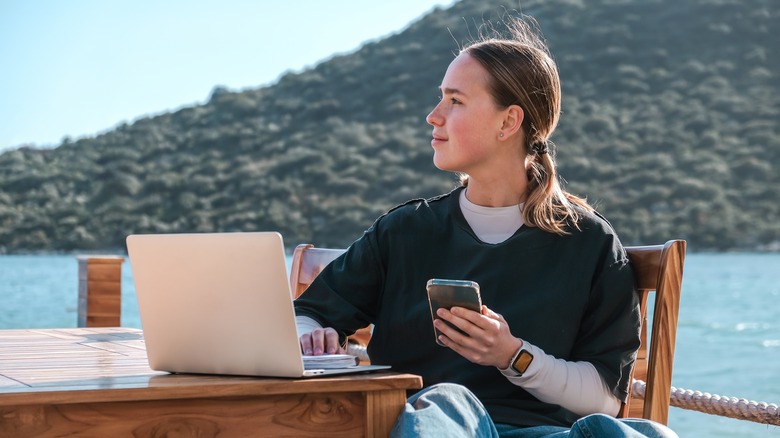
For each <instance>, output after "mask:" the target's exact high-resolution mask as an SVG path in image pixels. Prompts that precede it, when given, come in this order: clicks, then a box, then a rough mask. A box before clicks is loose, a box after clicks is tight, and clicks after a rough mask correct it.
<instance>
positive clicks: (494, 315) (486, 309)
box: [482, 304, 506, 322]
mask: <svg viewBox="0 0 780 438" xmlns="http://www.w3.org/2000/svg"><path fill="white" fill-rule="evenodd" d="M482 314H483V315H485V316H487V317H488V318H492V319H495V320H497V321H501V322H506V321H505V320H504V317H503V316H501V314H500V313H496V312H494V311H492V310H490V308H489V307H488V306H486V305H484V304H483V305H482Z"/></svg>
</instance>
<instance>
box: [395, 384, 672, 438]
mask: <svg viewBox="0 0 780 438" xmlns="http://www.w3.org/2000/svg"><path fill="white" fill-rule="evenodd" d="M390 436H391V437H453V438H455V437H464V438H474V437H494V438H542V437H545V438H546V437H554V438H559V437H570V438H585V437H587V438H593V437H629V438H634V437H650V438H676V437H677V434H676V433H674V432H673V431H672V430H671V429H669V428H668V427H666V426H664V425H662V424H660V423H655V422H652V421H649V420H643V419H636V418H632V419H616V418H613V417H610V416H609V415H604V414H593V415H588V416H587V417H583V418H580V419H579V420H577V421H576V422H575V423H574V424H573V425H572V427H571V428H566V427H560V426H536V427H526V428H518V427H516V426H513V425H510V424H494V423H493V420H491V419H490V415H489V414H488V412H487V410H485V407H484V406H483V405H482V402H480V401H479V399H477V397H476V396H475V395H474V394H473V393H472V392H471V391H469V390H468V389H467V388H466V387H464V386H461V385H456V384H452V383H442V384H439V385H434V386H430V387H428V388H425V389H423V390H422V391H420V392H418V393H417V394H415V395H413V396H411V397H409V399H408V400H407V401H406V406H405V407H404V410H403V412H401V415H400V416H398V420H396V422H395V425H394V426H393V430H392V431H391V432H390Z"/></svg>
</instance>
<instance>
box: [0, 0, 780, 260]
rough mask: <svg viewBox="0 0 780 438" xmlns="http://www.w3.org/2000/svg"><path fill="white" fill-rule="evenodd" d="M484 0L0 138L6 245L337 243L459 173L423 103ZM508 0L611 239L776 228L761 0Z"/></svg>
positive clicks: (769, 4) (774, 101)
mask: <svg viewBox="0 0 780 438" xmlns="http://www.w3.org/2000/svg"><path fill="white" fill-rule="evenodd" d="M487 3H488V2H483V1H477V0H463V1H461V2H459V3H457V4H455V5H454V6H452V7H451V8H449V9H447V10H434V11H432V12H431V13H430V14H428V15H427V16H425V17H423V18H421V19H420V20H418V21H416V22H415V23H413V24H411V25H410V26H409V27H408V28H407V29H405V30H404V31H403V32H400V33H398V34H396V35H393V36H390V37H388V38H386V39H384V40H381V41H378V42H374V43H370V44H367V45H365V46H364V47H362V48H361V49H360V50H358V51H357V52H355V53H353V54H349V55H345V56H338V57H335V58H333V59H330V60H328V61H325V62H323V63H321V64H319V65H318V66H316V67H314V68H312V69H310V70H307V71H304V72H302V73H299V74H288V75H286V76H284V77H282V78H281V79H280V80H279V82H278V83H276V84H274V85H273V86H269V87H263V88H258V89H251V90H246V91H241V92H232V91H230V90H226V89H224V88H221V87H217V88H215V89H214V91H213V93H212V96H211V97H210V100H209V102H208V103H206V104H204V105H198V106H193V107H189V108H184V109H181V110H178V111H176V112H173V113H167V114H163V115H159V116H155V117H151V118H142V119H139V120H137V121H135V122H133V123H132V124H125V125H122V126H120V127H118V128H116V129H114V130H112V131H110V132H107V133H105V134H102V135H99V136H96V137H94V138H83V139H78V140H75V141H70V140H66V141H64V142H63V143H62V144H61V145H60V146H59V147H57V148H55V149H34V148H30V147H22V148H20V149H17V150H12V151H9V152H5V153H3V154H2V155H0V251H7V252H15V251H35V250H121V249H123V248H124V238H125V236H126V235H127V234H129V233H151V232H207V231H254V230H279V231H281V232H282V233H283V234H284V236H285V239H286V241H287V243H288V244H290V245H294V244H296V243H300V242H311V243H315V244H317V245H322V246H325V245H327V246H345V245H348V244H349V243H350V242H351V241H352V240H354V239H355V238H357V237H358V236H359V235H360V234H361V232H362V230H364V229H365V228H367V227H368V226H369V225H370V224H371V223H372V222H373V220H374V219H375V218H376V217H377V216H378V215H380V214H382V213H383V212H384V211H386V210H387V209H389V208H391V207H392V206H394V205H396V204H398V203H400V202H403V201H405V200H407V199H409V198H413V197H422V196H431V195H435V194H438V193H442V192H445V191H448V190H449V189H451V188H452V187H454V186H455V184H456V178H455V177H454V176H453V175H451V174H447V173H444V172H440V171H438V170H436V169H435V168H434V167H433V165H432V164H431V156H432V150H431V148H430V145H429V140H430V131H431V129H430V127H429V126H428V125H427V124H426V123H425V120H424V118H425V115H426V114H427V113H428V111H429V110H430V109H431V108H432V107H433V105H434V104H435V103H436V100H437V94H438V93H437V89H436V88H437V86H438V84H439V83H440V81H441V77H442V76H443V74H444V71H445V69H446V67H447V65H448V63H449V62H450V61H451V60H452V58H453V54H454V53H456V52H457V50H458V44H459V43H462V42H464V41H466V40H467V36H468V34H469V33H471V34H474V33H475V30H476V26H475V24H474V23H482V22H483V21H495V20H496V19H497V17H498V16H500V15H501V14H502V13H503V11H504V10H505V9H504V8H502V7H500V6H499V5H498V4H492V5H489V4H487ZM522 4H523V9H522V12H524V13H526V14H529V15H532V16H534V17H536V18H537V19H538V21H539V22H540V24H541V27H542V29H543V31H544V32H545V35H546V37H547V39H548V42H549V44H550V46H551V50H552V52H553V54H554V55H555V57H556V59H557V61H558V63H559V68H560V71H561V77H562V81H563V87H564V103H563V110H564V114H563V117H562V120H561V124H560V126H559V128H558V131H557V132H556V135H555V137H554V141H555V143H556V144H557V145H558V157H559V164H560V171H561V174H562V175H563V177H564V178H565V179H566V181H567V182H568V184H567V187H568V189H569V190H570V191H572V192H574V193H577V194H580V195H585V196H587V197H588V199H589V200H590V201H591V202H592V203H594V204H595V205H596V206H597V208H598V209H599V210H600V211H602V212H603V213H604V214H605V215H606V216H607V217H608V218H610V220H611V222H612V223H613V225H614V226H615V228H616V229H617V230H618V232H619V234H620V235H621V237H622V239H623V241H624V243H626V244H640V243H660V242H663V241H665V240H667V239H670V238H684V239H687V240H688V241H689V244H690V247H691V248H692V249H694V250H713V249H714V250H729V249H756V248H761V247H762V246H766V245H771V244H774V245H778V244H779V243H778V242H780V221H778V218H780V172H778V168H779V167H780V125H779V124H778V120H780V76H778V75H780V73H779V72H780V61H779V60H780V53H778V45H777V41H776V38H777V37H776V35H777V33H778V30H780V26H778V24H780V12H779V11H778V9H777V8H776V7H774V5H773V1H772V0H744V1H743V0H698V1H693V0H692V1H685V2H679V1H675V0H598V1H591V2H587V3H586V2H583V1H581V0H568V1H566V0H556V1H551V0H547V1H541V0H539V1H523V2H522ZM507 8H508V9H512V8H513V6H510V5H507ZM259 49H260V48H259Z"/></svg>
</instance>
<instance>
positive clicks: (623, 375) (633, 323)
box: [568, 235, 640, 402]
mask: <svg viewBox="0 0 780 438" xmlns="http://www.w3.org/2000/svg"><path fill="white" fill-rule="evenodd" d="M608 237H609V238H608V239H607V240H606V242H605V244H604V246H603V247H602V251H601V257H600V262H599V269H597V270H596V272H595V273H594V276H593V280H592V284H591V290H590V294H589V299H588V305H587V309H586V312H585V314H584V317H583V319H582V321H581V322H580V330H579V334H578V336H577V340H576V342H575V347H574V349H573V351H572V352H571V356H570V357H569V358H568V360H570V361H572V362H581V361H585V362H589V363H591V364H592V365H593V367H594V368H595V369H596V371H598V373H599V375H600V376H601V378H602V379H603V381H604V383H605V384H606V385H607V387H608V388H609V390H610V392H611V393H612V394H613V395H614V396H615V397H617V398H618V399H619V400H620V401H623V402H625V401H626V400H627V397H628V386H629V385H630V384H631V382H630V381H629V380H630V372H631V366H632V365H633V363H634V360H635V358H636V351H637V350H638V349H639V333H640V315H639V298H638V296H637V294H636V288H635V284H634V275H633V271H632V269H631V265H630V263H629V261H628V256H627V255H626V252H625V249H624V248H623V246H622V245H621V244H620V241H619V240H618V239H617V237H616V236H614V235H610V236H608Z"/></svg>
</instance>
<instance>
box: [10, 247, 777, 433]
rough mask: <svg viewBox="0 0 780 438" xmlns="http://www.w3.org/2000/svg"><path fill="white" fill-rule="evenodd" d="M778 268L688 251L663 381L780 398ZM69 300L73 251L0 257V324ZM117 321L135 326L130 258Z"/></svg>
mask: <svg viewBox="0 0 780 438" xmlns="http://www.w3.org/2000/svg"><path fill="white" fill-rule="evenodd" d="M287 264H288V266H289V265H290V260H289V259H288V260H287ZM778 274H780V254H689V255H688V256H687V258H686V262H685V273H684V275H683V294H682V299H681V305H680V317H679V324H678V332H677V348H676V351H675V362H674V374H673V380H672V385H674V386H675V387H678V388H685V389H692V390H700V391H702V392H709V393H713V394H719V395H722V396H733V397H739V398H746V399H749V400H756V401H765V402H768V403H775V404H780V281H778ZM77 303H78V263H77V261H76V258H75V257H74V256H63V255H36V256H0V329H12V328H55V327H75V326H76V319H77ZM122 325H123V326H126V327H138V328H140V327H141V322H140V318H139V316H138V305H137V302H136V298H135V288H134V285H133V279H132V272H131V268H130V265H129V262H125V263H124V264H123V267H122ZM0 367H2V364H0ZM669 426H670V427H671V428H672V429H674V430H675V431H676V432H677V433H678V434H679V435H680V436H681V437H705V436H706V437H765V436H778V437H780V428H779V427H776V426H766V425H762V424H758V423H752V422H747V421H740V420H735V419H730V418H725V417H718V416H713V415H707V414H703V413H699V412H693V411H686V410H682V409H679V408H674V407H673V408H670V414H669Z"/></svg>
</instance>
